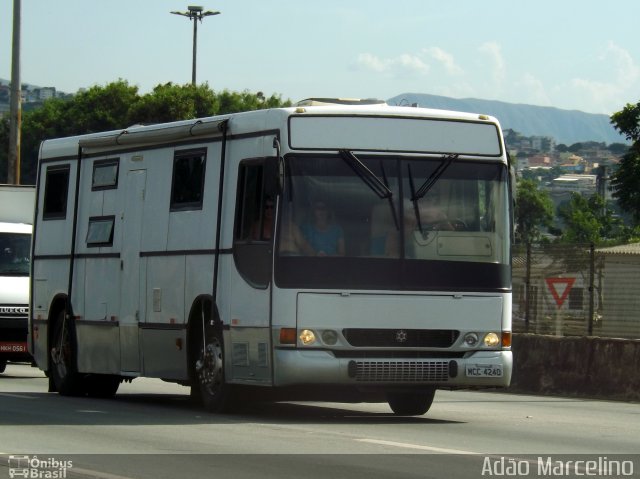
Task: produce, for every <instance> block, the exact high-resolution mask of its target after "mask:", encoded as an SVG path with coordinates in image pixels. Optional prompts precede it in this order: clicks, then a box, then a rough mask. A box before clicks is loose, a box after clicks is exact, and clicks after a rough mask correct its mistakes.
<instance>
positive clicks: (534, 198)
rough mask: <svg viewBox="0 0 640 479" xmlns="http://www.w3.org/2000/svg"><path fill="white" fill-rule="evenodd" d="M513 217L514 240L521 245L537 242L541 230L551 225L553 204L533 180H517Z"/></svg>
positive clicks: (540, 235)
mask: <svg viewBox="0 0 640 479" xmlns="http://www.w3.org/2000/svg"><path fill="white" fill-rule="evenodd" d="M515 216H516V218H515V221H516V240H518V241H520V242H522V243H529V242H536V241H539V240H540V239H541V237H542V229H543V228H546V227H549V226H550V225H551V222H552V221H553V202H552V201H551V198H550V197H549V194H548V193H547V192H546V191H543V190H540V189H538V185H537V183H536V182H535V181H534V180H526V179H520V180H518V184H517V191H516V207H515Z"/></svg>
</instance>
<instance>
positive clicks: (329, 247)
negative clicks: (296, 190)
mask: <svg viewBox="0 0 640 479" xmlns="http://www.w3.org/2000/svg"><path fill="white" fill-rule="evenodd" d="M301 231H302V234H303V236H304V237H305V239H306V240H307V241H308V243H309V245H310V246H311V248H312V249H313V251H314V254H315V255H316V256H344V254H345V247H344V232H343V230H342V228H341V227H340V225H338V224H337V223H336V222H335V221H334V219H333V214H332V212H331V211H329V208H328V207H327V204H326V203H325V202H324V201H316V202H314V204H313V211H312V218H311V221H309V222H307V223H304V224H303V225H302V228H301Z"/></svg>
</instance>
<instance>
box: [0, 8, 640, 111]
mask: <svg viewBox="0 0 640 479" xmlns="http://www.w3.org/2000/svg"><path fill="white" fill-rule="evenodd" d="M187 5H201V6H203V7H204V8H205V10H217V11H220V12H221V14H220V15H216V16H210V17H207V18H205V19H204V20H203V22H202V23H198V56H197V82H198V83H204V82H206V83H207V84H208V85H209V86H210V87H211V88H212V89H214V90H216V91H219V90H222V89H229V90H233V91H243V90H248V91H250V92H256V93H257V92H258V91H261V92H263V93H264V94H265V95H266V96H270V95H272V94H277V95H281V96H282V98H283V99H290V100H292V101H298V100H302V99H304V98H309V97H351V98H380V99H385V100H386V99H389V98H392V97H395V96H398V95H401V94H403V93H429V94H433V95H443V96H449V97H453V98H481V99H487V100H500V101H505V102H510V103H526V104H530V105H541V106H553V107H557V108H562V109H569V110H581V111H585V112H589V113H604V114H607V115H610V114H611V113H614V112H616V111H619V110H621V109H622V108H623V107H624V106H625V105H626V104H627V103H634V104H635V103H637V102H638V101H640V33H639V32H640V29H639V28H638V25H639V22H638V19H640V2H639V1H637V0H610V1H603V0H537V1H536V2H532V1H524V0H520V1H518V0H516V1H514V0H509V1H507V0H451V1H442V0H438V1H435V0H395V1H394V2H389V1H385V2H382V1H379V0H339V1H338V0H323V1H317V0H316V1H310V0H194V1H193V2H187V1H176V0H22V37H21V38H22V40H21V47H22V55H21V57H22V58H21V78H22V82H23V83H30V84H34V85H38V86H53V87H56V88H57V89H58V90H60V91H63V92H66V93H74V92H76V91H77V90H78V89H81V88H88V87H91V86H94V85H106V84H107V83H110V82H113V81H116V80H118V79H124V80H126V81H128V82H129V84H131V85H136V86H137V87H138V88H139V91H140V93H147V92H150V91H151V90H152V89H153V87H154V86H156V85H158V84H164V83H167V82H173V83H175V84H186V83H190V82H191V61H192V45H193V44H192V41H193V36H192V35H193V24H192V23H191V21H190V20H189V19H188V18H185V17H181V16H178V15H172V14H170V12H171V11H176V10H178V11H186V8H187ZM12 17H13V0H0V78H4V79H10V78H11V44H12Z"/></svg>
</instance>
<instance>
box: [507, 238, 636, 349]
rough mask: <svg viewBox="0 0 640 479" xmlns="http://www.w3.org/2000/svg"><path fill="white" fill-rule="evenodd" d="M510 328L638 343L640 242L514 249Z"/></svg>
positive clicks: (533, 246) (527, 246) (528, 246)
mask: <svg viewBox="0 0 640 479" xmlns="http://www.w3.org/2000/svg"><path fill="white" fill-rule="evenodd" d="M513 330H514V332H528V333H537V334H553V335H557V336H601V337H616V338H630V339H640V244H636V245H626V246H623V247H612V248H596V247H594V246H593V245H583V244H574V245H555V244H551V245H515V246H514V249H513Z"/></svg>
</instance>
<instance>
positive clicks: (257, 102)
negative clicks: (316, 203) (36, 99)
mask: <svg viewBox="0 0 640 479" xmlns="http://www.w3.org/2000/svg"><path fill="white" fill-rule="evenodd" d="M290 105H291V102H290V101H289V100H286V101H283V100H282V99H281V97H280V96H279V95H271V96H270V97H268V98H266V97H265V96H264V95H263V94H262V93H261V92H260V93H255V94H254V93H250V92H248V91H246V90H245V91H243V92H231V91H228V90H224V91H223V92H220V93H215V92H214V91H213V90H211V89H210V88H209V86H208V85H206V84H203V85H198V86H193V85H191V84H188V85H174V84H173V83H166V84H164V85H158V86H156V87H155V88H154V89H153V91H152V92H151V93H148V94H145V95H142V96H141V95H139V94H138V87H136V86H131V85H129V84H128V83H127V81H125V80H118V81H116V82H113V83H109V84H107V85H105V86H94V87H91V88H89V89H88V90H86V91H83V92H80V93H78V94H77V95H75V96H73V97H71V98H65V99H59V98H54V99H50V100H47V101H45V102H44V103H43V105H42V107H40V108H37V109H34V110H31V111H25V113H24V115H23V122H22V142H21V143H22V145H21V160H22V179H23V183H25V184H28V183H35V180H36V163H37V159H38V151H39V148H40V143H41V142H42V141H43V140H46V139H50V138H59V137H65V136H74V135H82V134H86V133H94V132H99V131H109V130H119V129H124V128H128V127H130V126H131V125H134V124H150V123H160V122H169V121H176V120H188V119H193V118H200V117H206V116H211V115H214V114H224V113H235V112H240V111H248V110H257V109H260V108H275V107H281V106H290ZM5 123H6V122H5V121H4V120H3V121H1V122H0V151H1V152H2V153H0V161H2V167H0V182H1V181H2V180H3V179H5V178H6V151H7V150H8V135H5V132H4V128H5ZM7 124H8V123H7Z"/></svg>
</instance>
